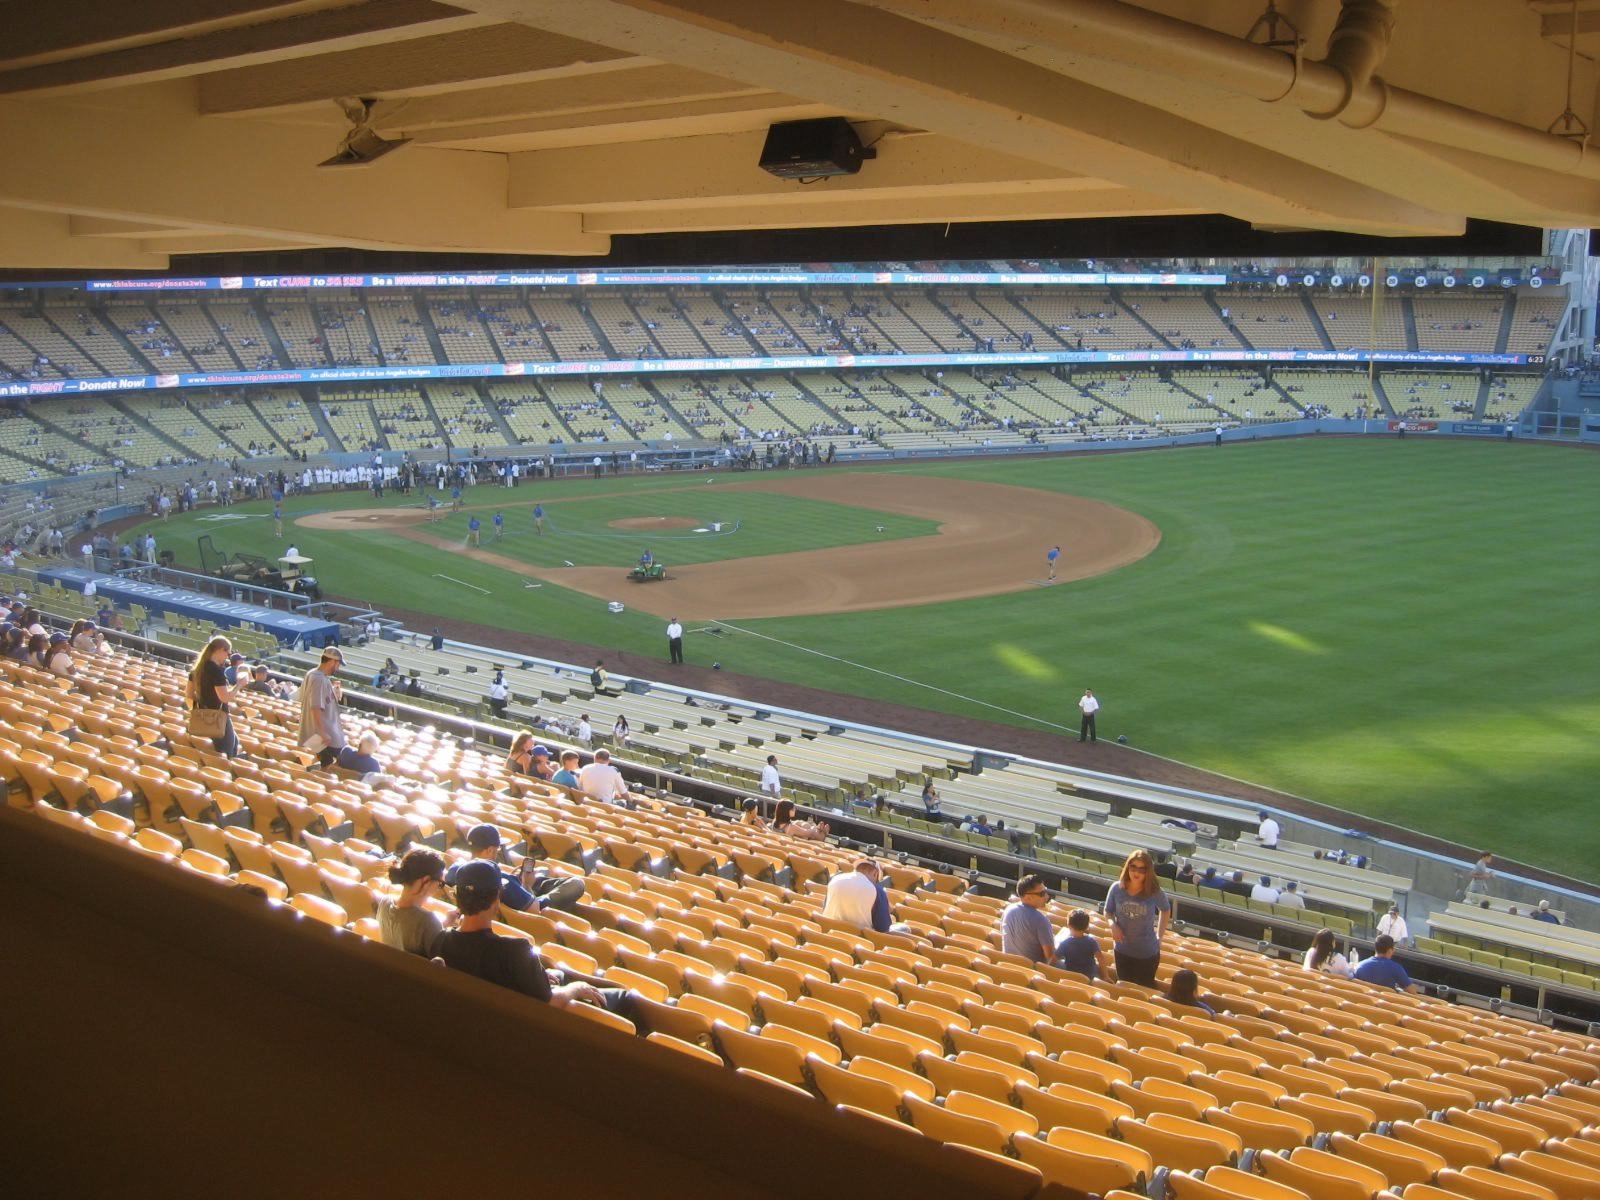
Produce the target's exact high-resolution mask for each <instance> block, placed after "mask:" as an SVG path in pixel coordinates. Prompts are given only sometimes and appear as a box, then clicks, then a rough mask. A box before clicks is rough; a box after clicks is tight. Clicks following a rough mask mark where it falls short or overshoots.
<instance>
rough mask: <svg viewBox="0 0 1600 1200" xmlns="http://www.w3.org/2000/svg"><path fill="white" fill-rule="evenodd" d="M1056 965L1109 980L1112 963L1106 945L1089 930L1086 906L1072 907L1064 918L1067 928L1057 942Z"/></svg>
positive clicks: (1089, 976)
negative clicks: (1108, 957) (1070, 911)
mask: <svg viewBox="0 0 1600 1200" xmlns="http://www.w3.org/2000/svg"><path fill="white" fill-rule="evenodd" d="M1055 965H1056V966H1058V967H1061V968H1062V969H1063V970H1067V971H1076V972H1078V974H1080V975H1083V976H1085V977H1087V978H1088V979H1089V980H1090V981H1093V980H1096V979H1109V978H1110V977H1111V964H1110V962H1109V961H1108V960H1107V959H1106V952H1105V948H1104V947H1103V946H1101V945H1100V941H1099V939H1098V938H1095V937H1092V936H1091V935H1090V933H1089V913H1088V910H1087V909H1082V908H1075V909H1073V910H1072V914H1071V915H1070V916H1069V917H1067V930H1066V932H1065V933H1063V934H1062V935H1061V937H1060V938H1059V939H1058V940H1057V941H1056V950H1055Z"/></svg>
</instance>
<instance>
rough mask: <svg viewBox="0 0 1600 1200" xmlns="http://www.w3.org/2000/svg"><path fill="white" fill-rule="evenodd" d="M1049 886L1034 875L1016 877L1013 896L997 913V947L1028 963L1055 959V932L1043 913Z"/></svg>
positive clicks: (1048, 897)
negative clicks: (998, 933) (998, 929)
mask: <svg viewBox="0 0 1600 1200" xmlns="http://www.w3.org/2000/svg"><path fill="white" fill-rule="evenodd" d="M1049 903H1050V889H1049V888H1047V887H1046V886H1045V883H1044V879H1043V878H1042V877H1040V876H1038V875H1024V876H1023V877H1022V878H1021V879H1019V880H1017V895H1016V899H1014V900H1013V901H1012V902H1011V903H1010V904H1008V905H1006V907H1005V911H1004V912H1002V913H1001V914H1000V946H1001V949H1002V950H1004V951H1005V953H1007V954H1015V955H1018V956H1020V957H1022V958H1026V959H1028V960H1029V961H1030V962H1036V963H1047V962H1050V961H1051V960H1052V959H1054V958H1055V954H1056V935H1055V930H1053V929H1052V928H1050V918H1049V917H1047V916H1045V914H1044V908H1045V905H1047V904H1049Z"/></svg>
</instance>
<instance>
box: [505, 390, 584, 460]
mask: <svg viewBox="0 0 1600 1200" xmlns="http://www.w3.org/2000/svg"><path fill="white" fill-rule="evenodd" d="M488 388H489V398H490V399H491V400H492V401H493V402H494V404H495V407H497V408H498V409H499V410H500V412H501V415H503V416H504V417H505V419H506V424H507V425H509V426H510V427H511V432H512V434H514V435H515V436H516V438H517V440H518V441H519V442H521V443H522V444H523V445H525V446H546V445H549V444H550V443H551V442H554V441H569V442H570V441H576V440H577V438H576V436H575V435H574V434H573V432H572V429H571V428H570V427H569V426H568V425H567V423H566V422H565V421H563V420H562V419H561V414H560V413H559V412H557V411H556V408H555V405H553V404H551V403H550V400H549V397H547V396H546V395H545V394H544V392H543V391H541V390H540V388H539V385H538V384H537V383H534V382H532V381H531V380H524V381H521V382H518V383H490V384H489V385H488Z"/></svg>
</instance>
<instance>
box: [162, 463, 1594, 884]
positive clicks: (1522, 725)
mask: <svg viewBox="0 0 1600 1200" xmlns="http://www.w3.org/2000/svg"><path fill="white" fill-rule="evenodd" d="M464 501H465V505H466V509H465V511H462V512H458V513H451V512H449V511H448V507H449V502H448V496H447V495H446V496H445V500H444V505H443V507H442V510H441V511H440V512H438V513H436V514H434V516H435V517H436V519H434V520H430V519H429V515H430V514H429V513H428V511H427V508H426V507H425V502H424V501H423V500H422V498H420V497H419V496H417V495H412V496H409V497H402V496H397V495H386V496H385V497H384V499H383V500H382V501H381V502H374V501H372V500H371V499H370V498H368V497H367V496H366V495H365V494H364V493H362V492H347V493H319V494H313V495H308V496H304V497H297V496H291V497H290V498H289V499H288V500H287V501H286V503H285V517H286V522H285V523H286V528H285V537H284V539H282V540H278V539H275V538H274V537H273V531H272V521H271V517H270V508H271V505H270V504H256V505H241V506H236V507H234V508H231V509H227V510H220V511H219V510H213V509H205V510H201V511H200V512H198V513H193V514H187V515H182V516H175V517H173V518H171V519H170V520H167V521H164V522H154V523H153V525H154V528H155V532H156V535H157V538H158V540H159V543H160V545H161V547H162V548H164V549H171V550H173V551H174V552H175V553H176V554H177V556H178V559H179V561H180V563H184V564H188V565H191V566H193V565H197V563H198V555H197V551H196V540H197V538H198V537H199V536H201V535H203V534H210V535H211V536H212V538H213V540H214V542H215V543H216V545H217V546H218V548H219V549H221V550H223V551H225V552H234V551H243V552H247V553H254V554H260V555H262V556H264V557H267V558H276V557H277V556H278V555H279V554H281V553H282V552H283V550H284V548H285V546H286V545H287V543H288V542H289V541H290V540H292V541H294V542H295V543H296V544H297V546H298V548H299V550H300V552H301V553H302V554H305V555H309V556H311V557H312V558H314V559H315V560H316V566H315V573H316V575H317V576H318V578H319V580H320V581H321V583H322V586H323V588H324V591H325V592H327V593H329V594H331V595H335V596H340V597H346V598H350V599H352V600H356V601H362V602H368V603H370V604H371V605H372V606H373V607H375V608H378V609H382V608H383V607H384V606H385V605H386V604H387V605H390V606H392V607H397V608H404V609H408V610H411V611H422V612H437V613H440V614H444V615H448V616H450V617H452V618H456V619H460V620H466V621H473V622H478V623H481V624H484V625H489V626H493V627H496V628H500V629H504V630H507V631H518V632H524V633H530V634H538V635H544V636H551V637H559V638H563V639H567V640H571V641H577V642H583V643H586V644H590V645H594V646H598V647H607V648H616V649H620V650H624V651H627V652H630V653H634V654H642V655H660V656H662V657H663V658H664V657H665V654H664V652H665V643H664V640H663V637H662V632H661V630H662V626H663V624H664V621H665V618H666V617H667V616H678V617H680V618H682V619H683V621H684V622H685V624H686V625H687V626H688V629H689V637H688V641H687V649H688V655H689V658H690V660H691V662H694V661H702V662H703V661H706V660H709V659H710V658H713V657H714V658H716V659H717V660H718V661H719V662H721V663H722V665H723V666H724V668H725V669H727V670H729V671H735V672H738V673H740V674H743V675H747V676H760V677H765V678H771V679H779V680H785V681H789V682H795V683H802V684H806V685H808V686H812V687H817V688H822V689H826V690H829V691H833V692H842V693H848V694H851V695H855V696H861V697H868V698H872V699H879V700H886V701H892V702H895V703H900V704H906V705H912V706H916V707H919V708H924V709H935V710H940V711H949V712H955V713H959V714H962V715H966V716H973V717H980V718H983V719H985V720H990V721H1000V722H1005V723H1009V724H1015V725H1021V726H1024V727H1029V728H1036V729H1056V728H1064V727H1066V726H1067V725H1069V724H1074V723H1075V719H1076V706H1075V702H1076V699H1077V696H1078V695H1079V694H1080V693H1081V691H1082V690H1083V688H1084V687H1086V686H1089V687H1093V688H1094V689H1095V691H1096V693H1097V694H1098V695H1099V696H1100V698H1101V701H1102V703H1103V705H1104V707H1103V709H1102V711H1101V713H1100V732H1101V736H1102V737H1107V736H1109V737H1116V736H1117V735H1119V734H1122V735H1126V736H1127V737H1128V739H1129V741H1130V743H1131V744H1132V745H1134V746H1137V747H1140V748H1142V749H1145V750H1148V751H1151V752H1154V753H1157V754H1160V755H1164V756H1167V757H1170V758H1174V759H1177V760H1180V761H1183V762H1187V763H1192V764H1194V765H1197V766H1200V767H1204V768H1206V769H1208V770H1211V771H1215V772H1220V773H1224V774H1228V775H1232V776H1236V777H1238V778H1241V779H1246V780H1249V781H1252V782H1255V783H1260V784H1264V785H1267V786H1270V787H1275V788H1278V789H1281V790H1284V791H1288V792H1292V793H1295V794H1297V795H1301V796H1304V797H1307V798H1309V799H1312V800H1315V801H1318V802H1320V803H1323V804H1328V805H1333V806H1336V807H1338V808H1342V809H1346V810H1349V811H1352V812H1357V813H1363V814H1369V815H1372V816H1376V817H1379V818H1381V819H1383V820H1385V821H1388V822H1391V823H1393V824H1397V825H1401V826H1405V827H1409V828H1412V829H1416V830H1420V831H1423V832H1426V833H1429V834H1433V835H1436V836H1440V837H1444V838H1448V839H1451V840H1453V841H1457V842H1460V843H1464V844H1466V845H1469V846H1482V847H1486V848H1492V849H1494V850H1495V851H1496V852H1498V853H1501V854H1503V855H1506V856H1508V857H1511V858H1515V859H1519V860H1522V861H1525V862H1529V863H1534V864H1538V865H1540V866H1543V867H1546V868H1548V869H1551V870H1556V871H1560V872H1563V873H1567V874H1572V875H1576V876H1578V877H1581V878H1588V879H1595V878H1597V877H1600V871H1597V870H1596V866H1595V864H1596V862H1597V860H1600V823H1597V822H1596V821H1595V820H1594V818H1593V815H1592V812H1591V811H1590V810H1591V806H1592V805H1593V804H1594V803H1595V802H1596V800H1597V798H1600V788H1597V781H1600V619H1597V614H1596V612H1595V598H1596V596H1597V595H1600V458H1597V457H1596V456H1595V455H1593V454H1589V453H1584V452H1581V451H1576V450H1571V449H1567V448H1561V447H1547V446H1535V445H1528V444H1521V443H1518V444H1510V445H1507V444H1504V443H1500V442H1485V443H1479V442H1466V441H1445V440H1435V441H1429V440H1428V439H1426V438H1423V437H1413V438H1410V439H1407V440H1406V441H1404V442H1401V441H1395V440H1389V439H1363V440H1355V439H1322V438H1305V439H1296V440H1291V441H1276V442H1262V443H1258V444H1244V445H1235V446H1228V447H1224V448H1221V449H1215V448H1212V447H1209V446H1206V447H1199V448H1193V449H1183V450H1162V451H1146V452H1138V453H1120V454H1107V455H1099V456H1089V455H1082V454H1078V455H1070V456H1060V457H1051V458H1039V459H1029V460H982V461H976V460H975V461H951V462H916V463H897V464H891V465H883V466H874V467H863V468H856V469H847V468H836V469H827V470H811V471H793V472H782V473H779V472H762V473H756V474H749V475H737V474H729V473H722V472H712V473H707V472H695V473H686V474H665V475H643V476H629V477H607V478H603V479H598V480H593V479H581V480H580V479H574V480H565V481H560V482H555V483H545V484H536V483H530V482H527V481H524V483H523V484H522V486H520V487H518V488H516V489H513V490H506V489H501V488H494V487H487V486H480V487H478V488H475V489H469V490H468V491H467V493H466V494H465V497H464ZM535 503H539V504H542V505H543V508H544V511H545V518H544V521H543V526H542V532H541V531H540V530H539V529H537V528H536V525H535V521H534V519H533V515H532V510H533V507H534V505H535ZM496 512H499V513H500V514H501V515H502V518H503V525H502V527H501V530H502V532H501V536H500V537H499V538H498V539H497V538H496V527H495V525H494V522H493V516H494V514H495V513H496ZM473 515H476V516H477V517H478V518H479V520H480V521H481V523H482V530H481V532H480V540H481V545H480V546H479V547H478V548H472V547H469V546H468V544H467V542H468V531H467V523H468V520H469V518H470V517H471V516H473ZM1053 545H1059V546H1060V547H1061V558H1060V563H1059V566H1058V572H1057V573H1058V576H1059V578H1058V579H1057V580H1056V581H1055V582H1050V581H1048V579H1047V567H1046V560H1045V555H1046V552H1047V551H1048V550H1049V549H1050V548H1051V546H1053ZM646 549H648V550H649V551H650V552H651V554H652V556H653V557H654V558H655V559H656V560H657V561H659V562H663V563H665V564H666V566H667V573H668V578H667V579H666V580H664V581H662V582H655V583H631V582H629V581H628V580H627V579H626V578H625V576H626V573H627V569H628V568H629V567H630V566H631V565H632V564H633V563H635V562H636V561H637V560H638V558H639V556H640V554H641V553H642V552H643V551H644V550H646ZM608 600H620V601H622V602H623V603H624V604H625V605H626V611H625V612H623V613H621V614H614V613H611V612H609V611H608V610H607V606H606V601H608ZM712 627H715V628H717V629H720V630H722V631H723V633H722V634H721V635H720V636H713V635H710V634H708V633H706V632H704V631H705V630H707V629H709V628H712ZM663 669H665V668H663ZM1513 815H1515V816H1516V819H1515V820H1513V819H1511V818H1512V817H1513Z"/></svg>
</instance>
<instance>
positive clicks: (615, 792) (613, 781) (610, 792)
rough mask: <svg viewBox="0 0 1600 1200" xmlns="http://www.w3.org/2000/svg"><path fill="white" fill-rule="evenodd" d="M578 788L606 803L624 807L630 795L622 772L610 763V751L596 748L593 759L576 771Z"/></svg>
mask: <svg viewBox="0 0 1600 1200" xmlns="http://www.w3.org/2000/svg"><path fill="white" fill-rule="evenodd" d="M578 790H579V791H580V792H583V793H584V794H585V795H588V796H593V797H594V798H595V799H596V800H599V801H602V802H603V803H606V804H615V805H618V806H619V807H622V808H626V807H627V806H628V801H629V799H631V797H630V796H629V795H628V784H627V781H626V780H625V779H623V778H622V772H621V771H619V770H617V769H616V768H615V767H613V766H612V765H611V751H609V750H596V751H595V752H594V761H593V762H592V763H590V764H589V765H588V766H586V767H584V768H583V769H582V770H581V771H579V772H578Z"/></svg>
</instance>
